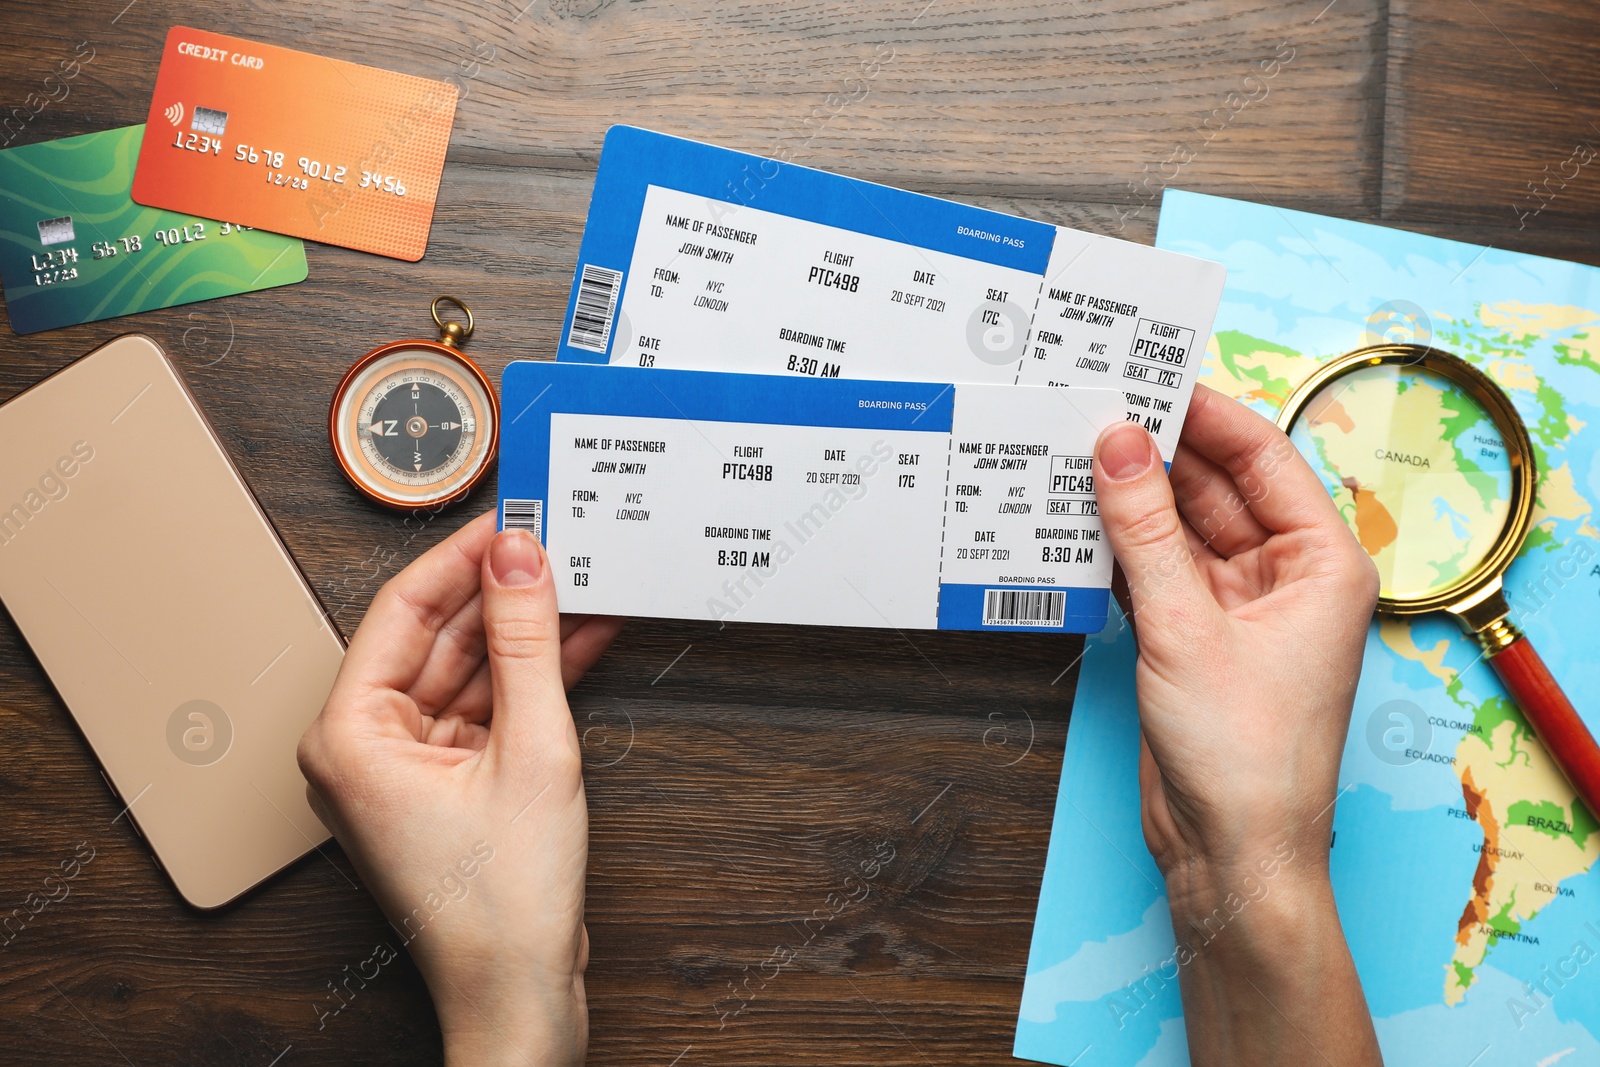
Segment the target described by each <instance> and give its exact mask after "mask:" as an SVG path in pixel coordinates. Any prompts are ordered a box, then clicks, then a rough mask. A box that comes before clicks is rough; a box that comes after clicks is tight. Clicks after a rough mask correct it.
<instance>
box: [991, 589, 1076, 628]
mask: <svg viewBox="0 0 1600 1067" xmlns="http://www.w3.org/2000/svg"><path fill="white" fill-rule="evenodd" d="M1066 609H1067V594H1066V593H1064V592H1059V591H1052V590H1040V589H985V590H984V591H983V624H984V625H985V626H1054V627H1061V626H1062V625H1063V616H1064V615H1065V614H1066Z"/></svg>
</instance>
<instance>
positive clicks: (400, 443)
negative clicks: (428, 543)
mask: <svg viewBox="0 0 1600 1067" xmlns="http://www.w3.org/2000/svg"><path fill="white" fill-rule="evenodd" d="M496 415H497V405H496V402H495V399H494V392H493V390H492V389H491V388H490V387H489V383H488V381H487V380H486V379H485V378H484V377H483V373H482V372H481V371H480V370H478V368H477V366H476V365H475V364H473V363H472V362H471V361H470V360H468V359H467V358H466V357H465V356H463V355H461V354H460V353H459V352H456V351H454V350H452V349H450V348H448V347H447V346H445V345H442V344H435V343H434V342H431V341H400V342H396V343H395V344H392V345H385V346H383V347H382V348H378V349H375V350H374V351H372V352H371V353H369V354H368V355H367V356H366V357H365V358H364V359H363V360H362V361H361V362H360V363H357V364H356V366H354V367H352V368H351V369H350V373H349V374H347V375H346V376H345V381H344V383H343V384H341V386H340V388H339V393H338V395H337V396H336V397H335V399H334V405H333V412H332V418H331V426H330V431H331V433H332V437H333V445H334V451H335V453H336V454H337V455H338V457H339V461H340V464H341V466H342V467H343V468H344V471H345V474H346V475H347V476H348V477H349V478H350V480H351V482H353V483H354V484H355V486H356V488H358V489H360V490H361V491H362V492H364V493H366V495H367V496H369V497H371V498H372V499H374V500H376V501H378V502H379V503H382V504H387V505H389V506H391V507H420V506H426V505H437V504H444V503H450V502H453V501H455V500H456V499H459V498H460V497H462V496H465V495H466V493H467V492H468V491H470V490H471V488H472V486H473V485H474V484H476V482H477V480H478V479H479V478H480V477H481V476H482V475H483V474H484V473H485V472H486V471H487V469H488V465H489V463H490V462H491V461H492V460H493V459H494V449H495V443H496V439H497V437H498V433H497V429H498V427H497V425H496Z"/></svg>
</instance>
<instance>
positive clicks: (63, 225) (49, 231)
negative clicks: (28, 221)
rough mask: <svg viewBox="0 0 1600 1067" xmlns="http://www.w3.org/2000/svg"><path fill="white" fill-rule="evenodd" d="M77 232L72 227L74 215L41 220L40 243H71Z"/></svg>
mask: <svg viewBox="0 0 1600 1067" xmlns="http://www.w3.org/2000/svg"><path fill="white" fill-rule="evenodd" d="M76 237H77V234H76V233H75V232H74V231H73V229H72V216H71V215H62V216H61V217H60V218H59V219H40V220H39V243H40V244H42V245H65V244H71V243H72V242H73V240H74V239H76Z"/></svg>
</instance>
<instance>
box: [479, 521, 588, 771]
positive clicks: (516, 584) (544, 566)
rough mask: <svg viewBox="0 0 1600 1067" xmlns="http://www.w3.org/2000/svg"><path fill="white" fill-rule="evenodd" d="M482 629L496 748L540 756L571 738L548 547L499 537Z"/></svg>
mask: <svg viewBox="0 0 1600 1067" xmlns="http://www.w3.org/2000/svg"><path fill="white" fill-rule="evenodd" d="M483 625H484V636H485V644H486V646H487V648H488V653H489V680H490V687H491V692H492V694H493V700H494V716H493V719H492V720H491V725H490V730H489V744H490V747H491V748H493V749H497V750H500V751H506V752H513V753H518V752H520V753H524V754H534V753H537V752H540V751H544V750H546V749H548V748H549V747H550V746H552V745H555V744H558V743H560V742H562V741H563V740H566V739H568V738H569V737H570V735H571V733H572V730H573V726H572V713H571V712H570V711H569V710H568V709H567V697H566V690H565V688H563V686H562V684H561V617H560V615H559V614H558V613H557V610H556V587H555V581H554V580H553V579H552V578H551V576H550V559H549V557H548V556H546V555H545V551H544V546H543V545H541V544H540V543H539V540H538V538H536V537H534V536H533V535H532V534H530V533H529V532H528V531H526V530H505V531H502V532H500V533H498V534H495V536H494V540H493V541H491V542H489V551H487V552H485V553H484V555H483Z"/></svg>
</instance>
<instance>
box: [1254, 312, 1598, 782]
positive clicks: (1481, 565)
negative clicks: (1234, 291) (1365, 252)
mask: <svg viewBox="0 0 1600 1067" xmlns="http://www.w3.org/2000/svg"><path fill="white" fill-rule="evenodd" d="M1278 425H1279V426H1280V427H1281V428H1282V429H1283V430H1284V431H1285V432H1287V433H1288V434H1289V439H1290V440H1291V441H1293V442H1294V444H1295V447H1296V448H1298V449H1299V450H1300V453H1301V454H1302V455H1303V456H1305V458H1306V460H1307V461H1308V462H1309V463H1310V464H1311V467H1312V469H1313V470H1315V471H1317V472H1318V474H1319V475H1320V476H1321V477H1322V479H1323V481H1324V483H1325V484H1326V485H1327V487H1328V490H1329V492H1330V493H1332V494H1333V498H1334V501H1335V503H1337V504H1338V505H1339V511H1340V513H1341V514H1342V515H1343V516H1344V518H1345V521H1346V522H1347V523H1349V524H1350V528H1351V530H1353V531H1354V532H1355V535H1356V539H1357V540H1358V541H1360V542H1361V546H1362V547H1363V548H1365V549H1366V550H1367V554H1368V555H1369V556H1371V557H1372V560H1373V562H1374V563H1376V564H1377V567H1378V576H1379V595H1378V611H1379V612H1381V613H1384V614H1388V615H1395V616H1411V615H1421V614H1425V613H1427V612H1433V611H1444V612H1447V613H1448V614H1450V615H1453V616H1455V618H1456V620H1457V621H1458V622H1460V623H1461V625H1462V627H1464V628H1465V629H1466V630H1467V632H1468V633H1471V634H1472V635H1473V636H1475V637H1476V638H1477V639H1478V644H1479V645H1480V646H1481V647H1482V648H1483V652H1484V656H1485V658H1487V659H1488V661H1489V663H1490V665H1491V666H1493V667H1494V670H1495V673H1496V674H1498V675H1499V676H1500V681H1501V682H1502V683H1504V685H1505V687H1506V691H1507V692H1509V693H1510V694H1511V697H1512V699H1514V700H1515V701H1516V702H1517V704H1518V705H1519V706H1520V707H1521V708H1522V713H1523V715H1524V717H1526V718H1527V720H1528V722H1529V723H1530V724H1532V726H1533V728H1534V730H1535V732H1537V733H1538V735H1539V738H1540V740H1541V741H1543V742H1544V746H1545V748H1546V750H1548V751H1549V753H1550V756H1551V758H1552V759H1554V760H1555V762H1556V764H1557V766H1559V767H1560V768H1561V770H1562V772H1563V773H1565V774H1566V776H1567V779H1568V781H1570V782H1571V783H1572V785H1573V788H1574V789H1575V790H1576V791H1577V793H1578V795H1579V796H1580V797H1582V798H1583V801H1584V803H1585V804H1586V805H1587V806H1588V808H1589V810H1590V811H1591V812H1600V746H1597V745H1596V744H1595V740H1594V737H1593V735H1592V734H1590V733H1589V730H1588V728H1587V727H1586V726H1584V724H1583V720H1582V719H1580V718H1579V717H1578V713H1577V711H1576V710H1575V709H1574V708H1573V706H1572V702H1571V701H1570V700H1568V699H1567V697H1566V694H1564V693H1563V692H1562V691H1561V686H1560V685H1559V684H1558V683H1557V682H1556V680H1555V679H1554V678H1553V677H1552V676H1551V674H1550V671H1549V670H1548V669H1547V668H1546V667H1545V665H1544V661H1543V660H1542V659H1540V658H1539V654H1538V653H1537V652H1536V651H1534V648H1533V645H1532V644H1530V643H1529V641H1528V639H1527V637H1526V636H1524V635H1523V633H1522V631H1521V630H1519V629H1517V627H1516V625H1515V623H1513V622H1512V621H1511V620H1510V618H1509V615H1510V613H1511V609H1510V607H1509V605H1508V604H1507V603H1506V597H1505V589H1504V586H1503V584H1502V582H1503V578H1504V575H1505V573H1506V568H1508V567H1510V566H1511V561H1512V560H1514V559H1515V558H1516V556H1517V553H1518V552H1519V551H1520V550H1521V548H1522V543H1523V541H1524V540H1525V539H1526V538H1527V536H1528V530H1529V528H1530V527H1531V526H1532V525H1533V496H1534V486H1535V483H1536V482H1537V472H1536V469H1535V463H1534V455H1533V443H1532V442H1531V441H1530V440H1529V439H1528V430H1527V427H1526V426H1524V425H1523V422H1522V418H1521V416H1519V415H1518V414H1517V410H1516V408H1514V407H1513V406H1512V404H1511V400H1510V398H1509V397H1507V396H1506V394H1505V393H1504V392H1503V391H1502V390H1501V389H1500V387H1499V386H1498V385H1496V384H1495V383H1494V381H1493V380H1491V379H1490V378H1489V377H1488V375H1486V374H1484V373H1483V372H1482V371H1480V370H1478V368H1476V367H1474V366H1473V365H1472V364H1470V363H1468V362H1467V361H1466V360H1464V359H1461V358H1460V357H1459V356H1454V355H1451V354H1450V353H1448V352H1442V351H1440V350H1439V349H1436V348H1428V347H1424V346H1422V345H1408V344H1385V345H1374V346H1373V347H1371V348H1363V349H1359V350H1358V351H1355V352H1351V353H1349V354H1347V355H1344V356H1340V357H1339V358H1337V359H1334V360H1331V361H1329V362H1328V363H1326V364H1324V365H1323V366H1322V367H1320V368H1319V369H1318V370H1317V372H1316V373H1315V374H1313V375H1312V376H1311V377H1310V378H1308V379H1307V380H1306V381H1305V382H1304V383H1303V384H1302V385H1301V386H1300V387H1299V388H1298V389H1296V390H1295V391H1294V392H1293V393H1292V394H1291V395H1290V397H1289V399H1288V401H1287V402H1286V403H1285V404H1284V407H1283V411H1282V412H1281V413H1280V414H1279V416H1278Z"/></svg>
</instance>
